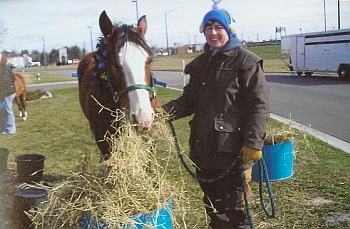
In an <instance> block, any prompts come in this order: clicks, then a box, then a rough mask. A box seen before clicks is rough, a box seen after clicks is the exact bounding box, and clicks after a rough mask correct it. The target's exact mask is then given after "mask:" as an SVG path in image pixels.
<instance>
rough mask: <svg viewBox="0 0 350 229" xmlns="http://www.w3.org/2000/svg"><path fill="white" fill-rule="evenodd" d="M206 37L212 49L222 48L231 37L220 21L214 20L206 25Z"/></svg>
mask: <svg viewBox="0 0 350 229" xmlns="http://www.w3.org/2000/svg"><path fill="white" fill-rule="evenodd" d="M205 39H206V40H207V43H208V45H209V46H210V50H218V49H220V48H222V47H223V46H224V45H225V44H226V43H227V41H228V40H229V39H230V38H229V36H228V34H227V32H226V30H225V28H224V27H223V26H222V25H221V24H220V23H219V22H217V21H214V22H213V23H209V25H207V26H206V27H205Z"/></svg>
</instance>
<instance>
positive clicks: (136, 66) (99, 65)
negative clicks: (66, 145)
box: [77, 11, 159, 160]
mask: <svg viewBox="0 0 350 229" xmlns="http://www.w3.org/2000/svg"><path fill="white" fill-rule="evenodd" d="M99 24H100V29H101V31H102V34H103V37H102V38H100V42H99V44H98V50H97V51H96V52H93V53H90V54H88V55H87V56H86V57H85V58H84V59H83V60H82V61H81V63H80V64H79V66H78V71H77V73H78V82H79V101H80V105H81V108H82V111H83V113H84V115H85V117H86V118H87V119H88V121H89V124H90V128H91V131H92V133H93V135H94V137H95V140H96V142H97V145H98V147H99V149H100V151H101V153H102V154H101V160H105V159H108V158H109V156H110V146H109V144H108V142H107V141H105V140H104V139H105V135H106V133H111V134H114V133H115V132H116V128H115V127H116V126H118V123H114V121H115V117H114V116H113V115H112V114H111V112H110V111H108V109H110V110H112V111H115V110H117V109H123V110H125V111H126V113H127V114H128V117H129V119H130V121H131V122H132V123H134V124H135V126H136V130H137V131H139V132H143V131H147V130H148V129H149V128H150V127H151V125H152V122H153V119H154V115H155V113H154V109H155V108H156V107H158V106H159V104H158V101H157V98H155V89H154V82H153V78H152V75H151V71H150V67H151V62H152V57H153V56H152V52H151V50H150V48H149V47H148V45H147V44H146V42H145V40H144V35H145V32H146V29H147V21H146V16H142V17H141V18H140V19H139V21H138V25H137V27H132V26H126V25H122V26H114V25H113V24H112V22H111V20H110V19H109V17H108V16H107V14H106V12H105V11H103V12H102V13H101V15H100V18H99ZM101 106H103V107H105V108H108V109H101V108H102V107H101ZM112 123H114V124H113V125H115V126H113V125H112Z"/></svg>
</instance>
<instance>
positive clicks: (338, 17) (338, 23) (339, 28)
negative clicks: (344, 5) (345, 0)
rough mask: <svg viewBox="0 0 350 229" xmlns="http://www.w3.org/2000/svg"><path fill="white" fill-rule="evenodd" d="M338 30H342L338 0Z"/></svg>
mask: <svg viewBox="0 0 350 229" xmlns="http://www.w3.org/2000/svg"><path fill="white" fill-rule="evenodd" d="M338 29H340V1H339V0H338Z"/></svg>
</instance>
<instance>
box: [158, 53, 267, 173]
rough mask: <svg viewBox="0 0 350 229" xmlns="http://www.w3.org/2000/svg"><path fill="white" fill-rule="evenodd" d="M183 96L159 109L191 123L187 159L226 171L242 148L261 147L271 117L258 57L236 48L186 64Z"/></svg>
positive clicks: (202, 165) (205, 54) (204, 166)
mask: <svg viewBox="0 0 350 229" xmlns="http://www.w3.org/2000/svg"><path fill="white" fill-rule="evenodd" d="M185 73H186V74H189V75H190V81H189V83H188V84H187V85H186V86H185V87H184V91H183V95H182V96H181V97H179V98H178V99H176V100H173V101H170V102H169V103H167V104H165V105H163V106H162V107H163V108H164V109H165V110H166V111H167V112H170V113H171V114H173V115H174V119H179V118H182V117H185V116H190V115H192V114H194V115H193V119H192V120H191V121H190V123H189V124H190V128H191V133H190V139H189V144H190V158H191V160H192V161H193V162H194V163H195V164H196V165H197V166H199V167H200V168H217V169H226V168H228V167H229V166H230V165H231V164H232V162H233V161H234V160H235V158H236V156H237V155H238V154H239V153H240V150H241V147H242V146H243V145H245V146H251V147H254V148H257V149H261V148H262V146H263V142H264V137H265V132H266V122H267V118H268V117H269V107H268V89H267V85H266V80H265V75H264V73H263V70H262V59H261V58H260V57H258V56H257V55H255V54H253V53H251V52H249V51H248V50H246V49H244V48H241V47H238V48H235V49H233V50H231V51H228V52H224V53H218V54H215V55H212V54H208V53H204V54H202V55H200V56H198V57H197V58H196V59H194V60H193V61H192V62H190V63H189V64H188V65H187V66H186V68H185Z"/></svg>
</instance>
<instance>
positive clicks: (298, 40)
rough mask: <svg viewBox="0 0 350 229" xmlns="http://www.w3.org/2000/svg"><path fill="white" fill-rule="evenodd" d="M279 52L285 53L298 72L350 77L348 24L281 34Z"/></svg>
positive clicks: (299, 73) (349, 32) (293, 69)
mask: <svg viewBox="0 0 350 229" xmlns="http://www.w3.org/2000/svg"><path fill="white" fill-rule="evenodd" d="M281 52H282V53H285V54H289V56H290V64H291V66H290V68H291V70H292V71H294V72H296V73H297V75H298V76H301V75H302V74H303V73H304V74H305V76H311V75H312V74H313V73H315V72H319V73H337V74H338V76H339V77H342V78H348V79H350V28H348V29H339V30H331V31H322V32H311V33H300V34H293V35H287V36H282V38H281Z"/></svg>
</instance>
